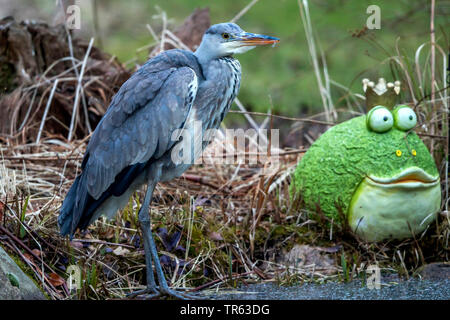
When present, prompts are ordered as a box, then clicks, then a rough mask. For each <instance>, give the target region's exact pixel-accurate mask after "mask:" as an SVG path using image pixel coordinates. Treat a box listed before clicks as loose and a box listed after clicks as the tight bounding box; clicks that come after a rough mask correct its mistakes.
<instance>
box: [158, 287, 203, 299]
mask: <svg viewBox="0 0 450 320" xmlns="http://www.w3.org/2000/svg"><path fill="white" fill-rule="evenodd" d="M159 297H161V298H162V297H166V298H175V299H180V300H199V299H201V297H200V296H196V295H193V294H188V293H186V292H181V291H177V290H174V289H171V288H164V287H162V288H161V290H160V296H159Z"/></svg>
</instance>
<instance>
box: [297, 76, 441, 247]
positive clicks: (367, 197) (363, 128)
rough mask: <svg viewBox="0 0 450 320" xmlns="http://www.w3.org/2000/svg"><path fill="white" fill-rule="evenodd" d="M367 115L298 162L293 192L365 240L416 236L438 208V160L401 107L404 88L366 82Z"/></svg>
mask: <svg viewBox="0 0 450 320" xmlns="http://www.w3.org/2000/svg"><path fill="white" fill-rule="evenodd" d="M363 87H364V91H365V95H366V107H367V110H368V113H367V115H363V116H359V117H355V118H353V119H351V120H348V121H345V122H343V123H340V124H338V125H336V126H334V127H332V128H330V129H329V130H328V131H326V132H325V133H324V134H322V136H321V137H320V138H319V139H317V141H315V142H314V144H313V145H312V146H311V147H310V148H309V150H308V151H307V152H306V154H305V155H304V156H303V158H302V159H301V161H300V163H299V164H298V166H297V168H296V171H295V174H294V177H293V182H292V183H293V189H294V190H295V192H298V193H300V195H301V197H302V198H303V199H304V201H305V203H306V205H307V206H308V207H309V208H310V209H311V210H315V209H316V208H317V206H319V207H320V210H322V212H323V213H324V214H325V215H326V216H328V217H330V218H332V219H333V220H334V222H338V223H343V221H340V220H342V218H340V217H342V214H339V210H341V212H343V213H344V214H345V216H346V219H347V221H348V224H349V226H350V227H351V229H352V230H353V232H355V233H356V234H357V235H358V236H359V237H360V238H361V239H363V240H365V241H371V242H372V241H381V240H386V239H404V238H408V237H412V236H413V234H414V235H417V234H419V233H420V232H422V231H423V230H425V228H426V227H427V226H428V225H429V224H430V223H431V222H432V221H433V220H434V219H435V218H436V216H437V213H438V212H439V210H440V206H441V189H440V180H439V173H438V170H437V168H436V165H435V163H434V159H433V157H432V156H431V154H430V152H429V151H428V149H427V147H426V146H425V145H424V143H423V142H422V140H421V139H420V138H419V137H418V135H417V134H416V133H415V132H414V131H413V129H414V127H415V126H416V124H417V115H416V114H415V112H414V110H413V109H411V108H410V107H408V106H407V105H397V106H395V104H396V101H395V100H396V98H397V96H398V94H399V92H400V82H398V81H396V82H395V83H386V81H385V80H384V79H382V78H381V79H380V80H379V82H378V83H377V84H375V83H374V82H371V81H369V80H367V79H364V80H363Z"/></svg>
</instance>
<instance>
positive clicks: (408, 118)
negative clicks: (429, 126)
mask: <svg viewBox="0 0 450 320" xmlns="http://www.w3.org/2000/svg"><path fill="white" fill-rule="evenodd" d="M394 123H395V126H396V127H397V128H398V129H400V130H403V131H406V130H410V129H412V128H414V127H415V126H416V124H417V116H416V113H415V112H414V110H413V109H411V108H410V107H408V106H398V107H397V108H395V110H394Z"/></svg>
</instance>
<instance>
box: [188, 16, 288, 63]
mask: <svg viewBox="0 0 450 320" xmlns="http://www.w3.org/2000/svg"><path fill="white" fill-rule="evenodd" d="M279 41H280V39H278V38H274V37H270V36H265V35H262V34H254V33H249V32H245V31H244V30H242V29H241V27H239V26H238V25H237V24H235V23H219V24H215V25H213V26H211V27H210V28H209V29H208V30H207V31H206V32H205V34H204V35H203V39H202V42H201V44H200V46H199V47H198V49H197V51H196V54H197V56H202V57H205V58H206V57H207V58H209V59H214V58H220V57H226V56H231V55H233V54H236V53H244V52H247V51H249V50H251V49H253V48H255V47H256V46H263V45H269V44H275V43H277V42H279Z"/></svg>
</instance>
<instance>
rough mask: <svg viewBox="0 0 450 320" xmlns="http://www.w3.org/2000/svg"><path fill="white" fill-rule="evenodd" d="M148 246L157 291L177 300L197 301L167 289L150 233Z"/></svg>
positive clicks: (192, 297) (189, 296)
mask: <svg viewBox="0 0 450 320" xmlns="http://www.w3.org/2000/svg"><path fill="white" fill-rule="evenodd" d="M149 244H150V251H151V253H152V257H153V261H154V263H155V270H156V276H157V277H158V283H159V290H160V292H161V294H162V295H167V296H171V297H174V298H178V299H182V300H185V299H198V297H195V296H192V295H189V294H186V293H183V292H178V291H175V290H174V289H171V288H169V285H168V284H167V281H166V277H165V276H164V272H163V270H162V267H161V263H160V262H159V257H158V252H157V249H156V244H155V241H154V239H153V236H152V233H151V232H150V236H149Z"/></svg>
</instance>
